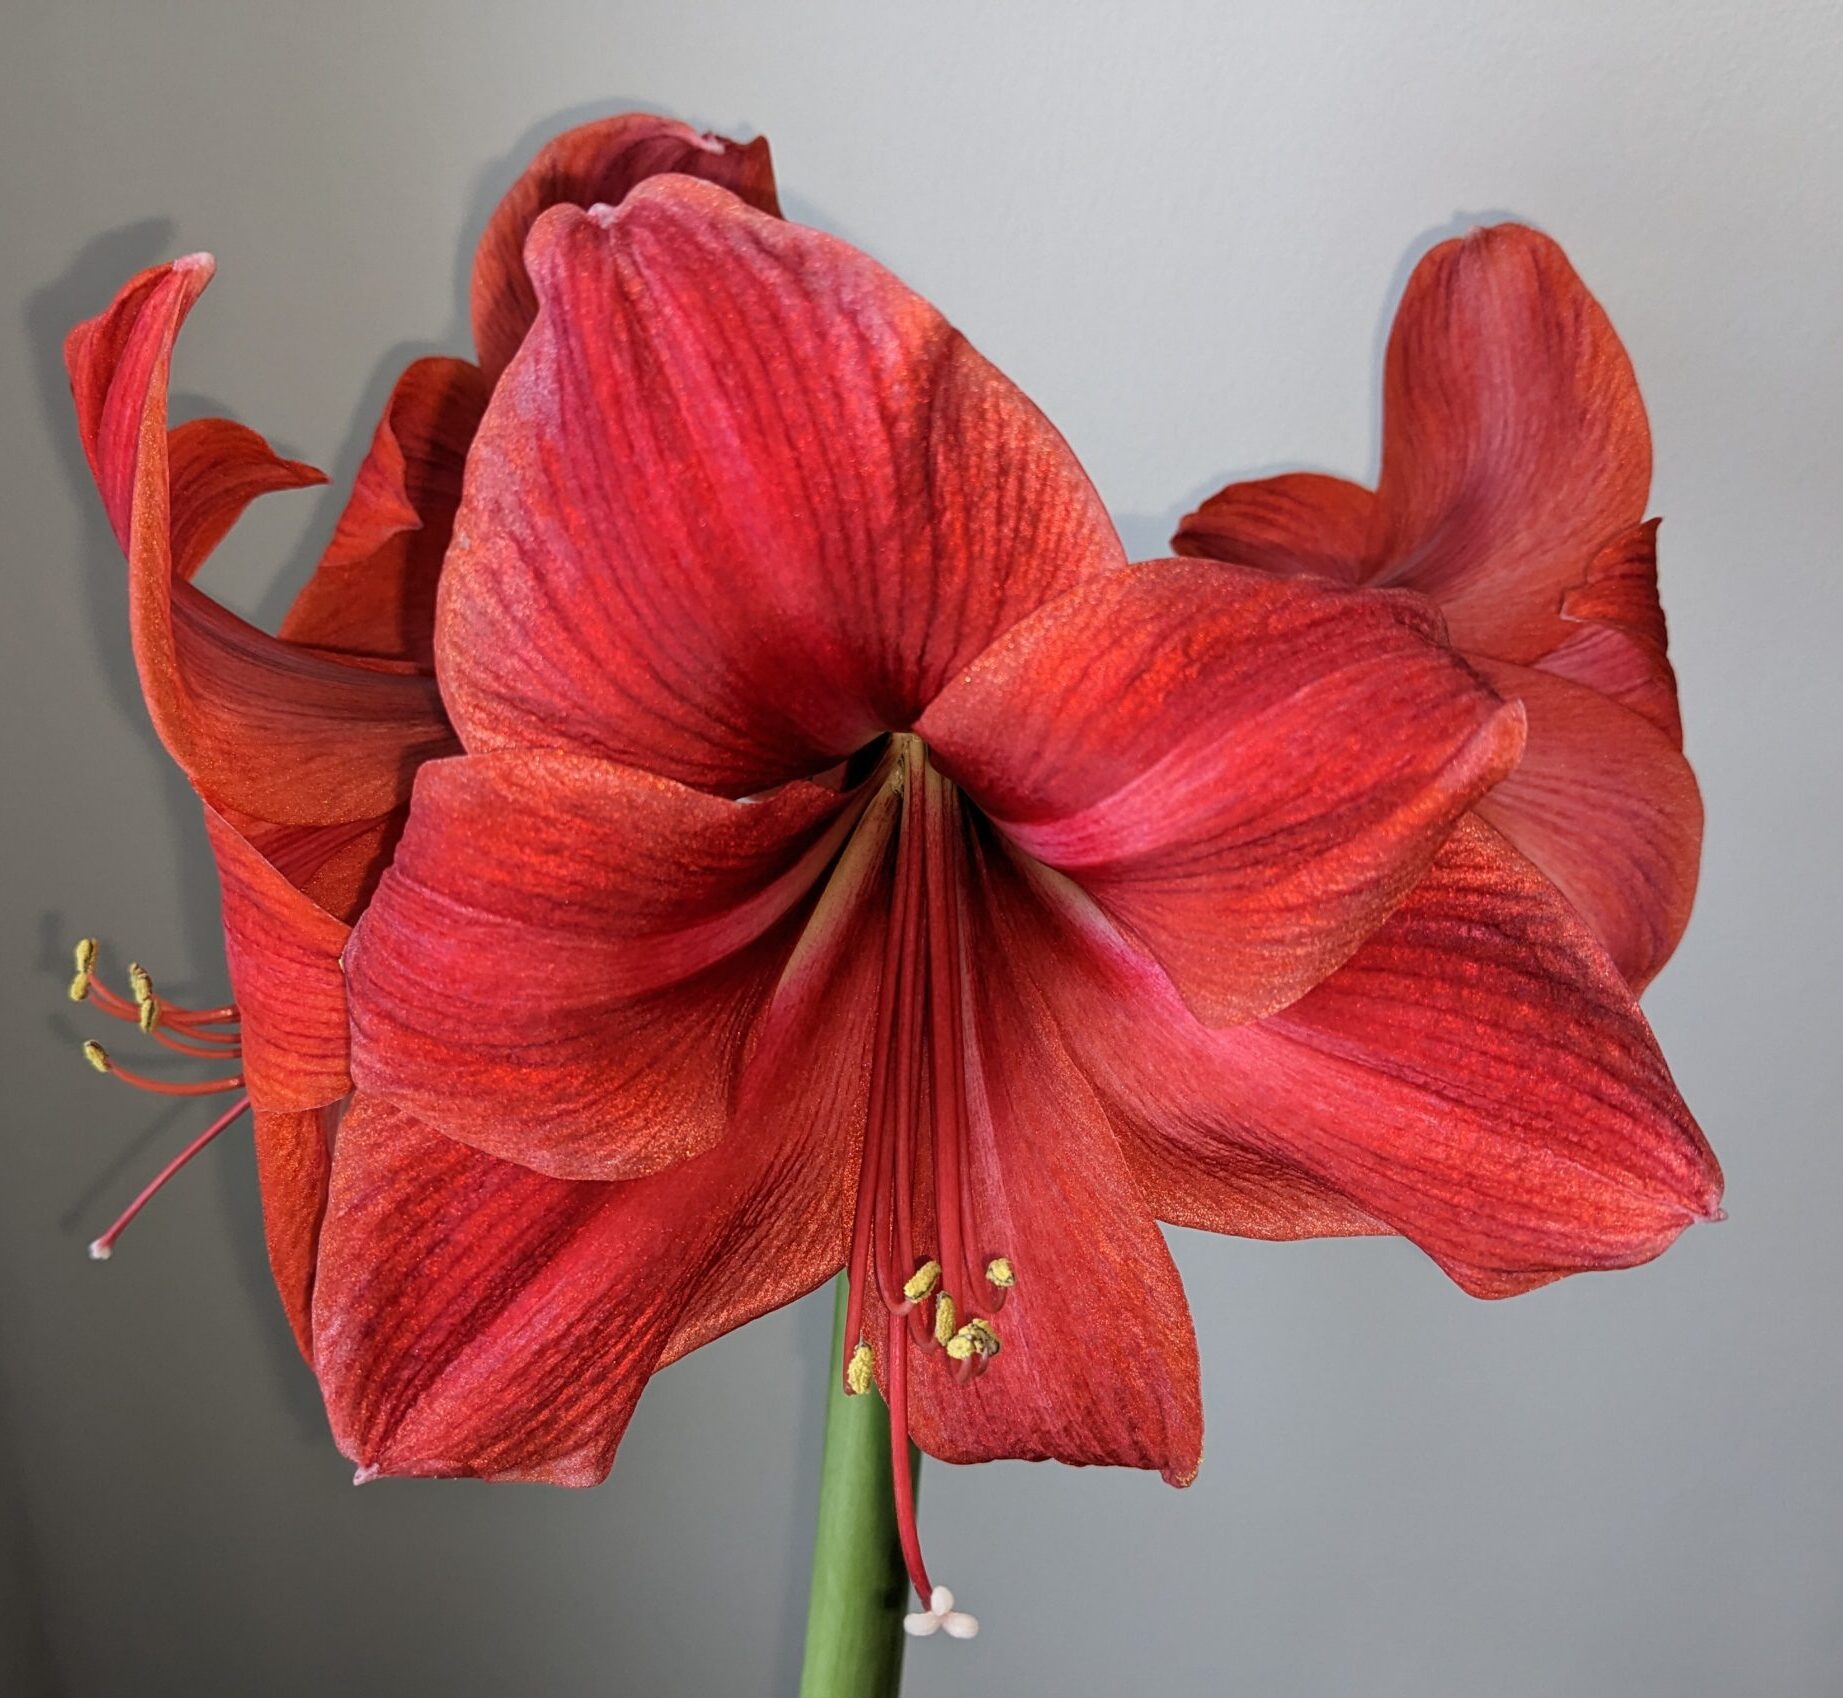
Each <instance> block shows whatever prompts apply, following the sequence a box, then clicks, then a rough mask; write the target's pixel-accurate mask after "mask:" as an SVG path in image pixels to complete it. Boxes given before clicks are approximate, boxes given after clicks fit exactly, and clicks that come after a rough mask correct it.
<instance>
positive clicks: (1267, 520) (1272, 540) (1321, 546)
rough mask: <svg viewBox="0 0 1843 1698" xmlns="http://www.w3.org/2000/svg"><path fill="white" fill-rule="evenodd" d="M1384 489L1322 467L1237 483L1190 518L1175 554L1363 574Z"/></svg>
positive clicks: (1354, 579) (1174, 542) (1289, 573)
mask: <svg viewBox="0 0 1843 1698" xmlns="http://www.w3.org/2000/svg"><path fill="white" fill-rule="evenodd" d="M1375 514H1376V497H1375V493H1374V492H1373V491H1371V490H1367V489H1365V488H1364V487H1363V486H1362V485H1361V484H1355V483H1351V482H1349V481H1348V480H1346V479H1344V478H1332V477H1326V476H1324V475H1323V474H1322V473H1319V472H1288V473H1286V474H1285V475H1283V476H1281V477H1277V478H1258V479H1256V480H1254V481H1252V482H1249V483H1232V484H1230V485H1229V486H1228V488H1226V489H1224V490H1221V491H1219V492H1218V493H1216V494H1215V495H1212V496H1211V497H1210V498H1209V500H1207V501H1206V502H1204V503H1203V505H1202V506H1201V507H1199V508H1198V509H1197V510H1196V512H1194V513H1192V514H1191V515H1190V516H1189V517H1188V518H1186V519H1185V520H1184V523H1183V525H1182V526H1181V527H1180V528H1179V530H1178V533H1177V535H1176V536H1174V537H1173V538H1172V539H1171V551H1172V553H1174V554H1187V555H1200V556H1202V557H1204V558H1206V559H1210V560H1232V561H1235V562H1237V563H1238V564H1240V565H1243V566H1258V567H1260V569H1261V570H1262V571H1263V572H1277V573H1279V574H1281V575H1282V576H1283V577H1294V576H1312V577H1319V578H1329V579H1331V580H1332V581H1333V582H1334V583H1344V584H1355V583H1360V582H1361V581H1362V579H1363V571H1364V561H1365V559H1366V557H1367V551H1368V542H1369V531H1370V526H1371V524H1372V523H1373V522H1374V519H1375Z"/></svg>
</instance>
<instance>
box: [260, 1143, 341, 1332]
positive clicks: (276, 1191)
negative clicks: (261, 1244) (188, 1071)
mask: <svg viewBox="0 0 1843 1698" xmlns="http://www.w3.org/2000/svg"><path fill="white" fill-rule="evenodd" d="M336 1118H337V1110H336V1109H335V1108H332V1107H328V1108H310V1109H305V1110H302V1111H300V1112H298V1113H281V1114H276V1113H258V1114H257V1115H256V1117H255V1121H256V1177H257V1179H258V1181H259V1182H260V1184H261V1186H262V1225H263V1235H264V1237H265V1238H266V1239H267V1240H268V1246H269V1270H270V1272H271V1273H273V1274H274V1276H275V1289H276V1290H277V1291H278V1292H279V1293H280V1294H281V1299H282V1307H283V1308H284V1309H285V1310H286V1311H287V1314H288V1324H289V1326H290V1327H292V1328H293V1329H294V1338H295V1342H296V1343H297V1344H298V1345H299V1346H300V1347H301V1354H302V1355H303V1356H305V1357H306V1358H307V1360H308V1361H309V1362H310V1363H311V1362H312V1361H313V1359H314V1345H313V1291H314V1263H315V1259H316V1257H317V1255H318V1253H319V1244H320V1222H321V1219H322V1217H323V1216H324V1215H325V1213H326V1188H327V1180H328V1176H329V1175H330V1174H331V1172H332V1165H333V1162H332V1151H333V1123H334V1121H335V1119H336Z"/></svg>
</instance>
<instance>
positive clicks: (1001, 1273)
mask: <svg viewBox="0 0 1843 1698" xmlns="http://www.w3.org/2000/svg"><path fill="white" fill-rule="evenodd" d="M985 1276H986V1280H987V1282H988V1283H990V1284H992V1285H995V1286H997V1287H998V1289H999V1290H1000V1291H1009V1290H1010V1289H1011V1288H1012V1286H1014V1285H1016V1284H1017V1275H1016V1274H1015V1273H1013V1272H1012V1271H1011V1261H1010V1258H1009V1257H1007V1256H994V1257H993V1258H992V1259H991V1261H989V1262H987V1263H986V1265H985Z"/></svg>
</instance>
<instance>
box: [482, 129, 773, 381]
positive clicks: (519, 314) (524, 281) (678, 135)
mask: <svg viewBox="0 0 1843 1698" xmlns="http://www.w3.org/2000/svg"><path fill="white" fill-rule="evenodd" d="M663 172H677V173H681V174H683V175H685V176H691V177H702V178H704V179H705V180H706V181H708V182H712V183H716V184H718V185H719V186H720V187H722V188H725V189H728V190H729V191H730V192H731V193H732V194H735V195H738V196H740V197H741V198H742V199H743V200H745V201H747V202H748V204H749V205H750V206H753V207H756V208H758V209H759V210H760V211H762V212H767V213H772V214H773V215H775V216H776V217H779V216H780V211H781V207H780V202H779V201H778V200H777V199H776V198H775V193H774V166H773V164H772V162H771V161H770V159H769V155H768V140H767V138H766V137H765V136H757V137H756V138H755V140H753V141H750V142H733V141H730V140H728V139H726V138H725V137H723V136H716V135H707V134H700V133H699V132H698V131H696V130H694V129H692V128H691V127H690V126H689V125H688V124H681V123H678V122H676V121H675V120H674V119H671V118H660V117H656V116H655V115H654V114H652V113H650V112H628V113H623V114H622V115H621V116H620V117H618V118H602V119H598V120H597V121H595V122H594V123H591V124H582V125H579V126H578V127H577V128H575V129H573V130H568V131H566V132H565V133H564V134H562V135H560V136H558V137H556V139H555V140H553V141H549V142H546V143H545V144H544V146H543V147H542V148H541V149H540V150H539V152H538V156H537V157H536V158H535V159H534V160H532V162H531V163H530V164H529V165H528V166H526V168H525V171H524V174H523V175H522V176H521V177H520V178H519V179H518V181H517V182H516V183H514V184H513V185H512V187H511V188H510V189H508V190H507V191H506V195H505V198H504V199H503V200H501V201H500V203H499V205H498V206H496V207H495V208H494V209H493V216H492V217H491V218H490V219H488V220H487V225H486V230H485V233H484V234H483V235H482V236H481V238H480V247H479V250H478V252H477V253H476V254H475V256H474V274H473V287H472V312H473V323H474V346H475V347H476V348H477V349H478V350H479V354H480V364H481V367H482V368H483V369H484V370H485V372H486V374H487V379H488V381H489V382H490V383H497V382H498V381H499V374H500V373H501V372H503V371H504V370H505V368H506V366H507V365H508V363H510V361H511V358H512V356H513V355H514V354H516V353H517V352H518V347H519V344H520V343H521V342H523V341H524V339H525V332H526V331H528V330H529V329H530V328H531V322H532V320H533V319H535V318H536V317H537V314H538V301H537V291H536V290H535V289H533V288H532V286H531V278H530V276H529V275H528V274H527V273H526V270H525V238H526V237H527V236H528V235H529V234H530V232H531V226H532V225H533V224H534V223H535V222H536V221H537V219H538V216H539V214H540V213H543V212H545V211H547V210H548V209H549V208H551V207H553V206H581V207H590V206H597V205H604V206H619V205H620V203H621V202H622V201H623V200H625V199H626V198H627V196H628V194H629V192H630V191H631V190H633V189H634V188H635V187H637V186H638V185H639V184H641V183H643V182H645V181H646V179H647V178H648V177H656V176H658V175H660V174H661V173H663Z"/></svg>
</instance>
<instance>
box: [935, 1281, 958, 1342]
mask: <svg viewBox="0 0 1843 1698" xmlns="http://www.w3.org/2000/svg"><path fill="white" fill-rule="evenodd" d="M955 1320H956V1317H955V1314H954V1306H953V1298H952V1297H950V1296H949V1295H948V1294H947V1293H946V1292H945V1291H943V1292H942V1293H941V1294H940V1296H939V1297H937V1298H935V1300H934V1342H935V1343H936V1344H938V1345H940V1347H941V1348H942V1349H943V1350H945V1349H946V1348H947V1344H948V1341H949V1340H950V1339H951V1338H952V1337H953V1335H954V1332H955V1325H954V1323H955Z"/></svg>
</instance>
